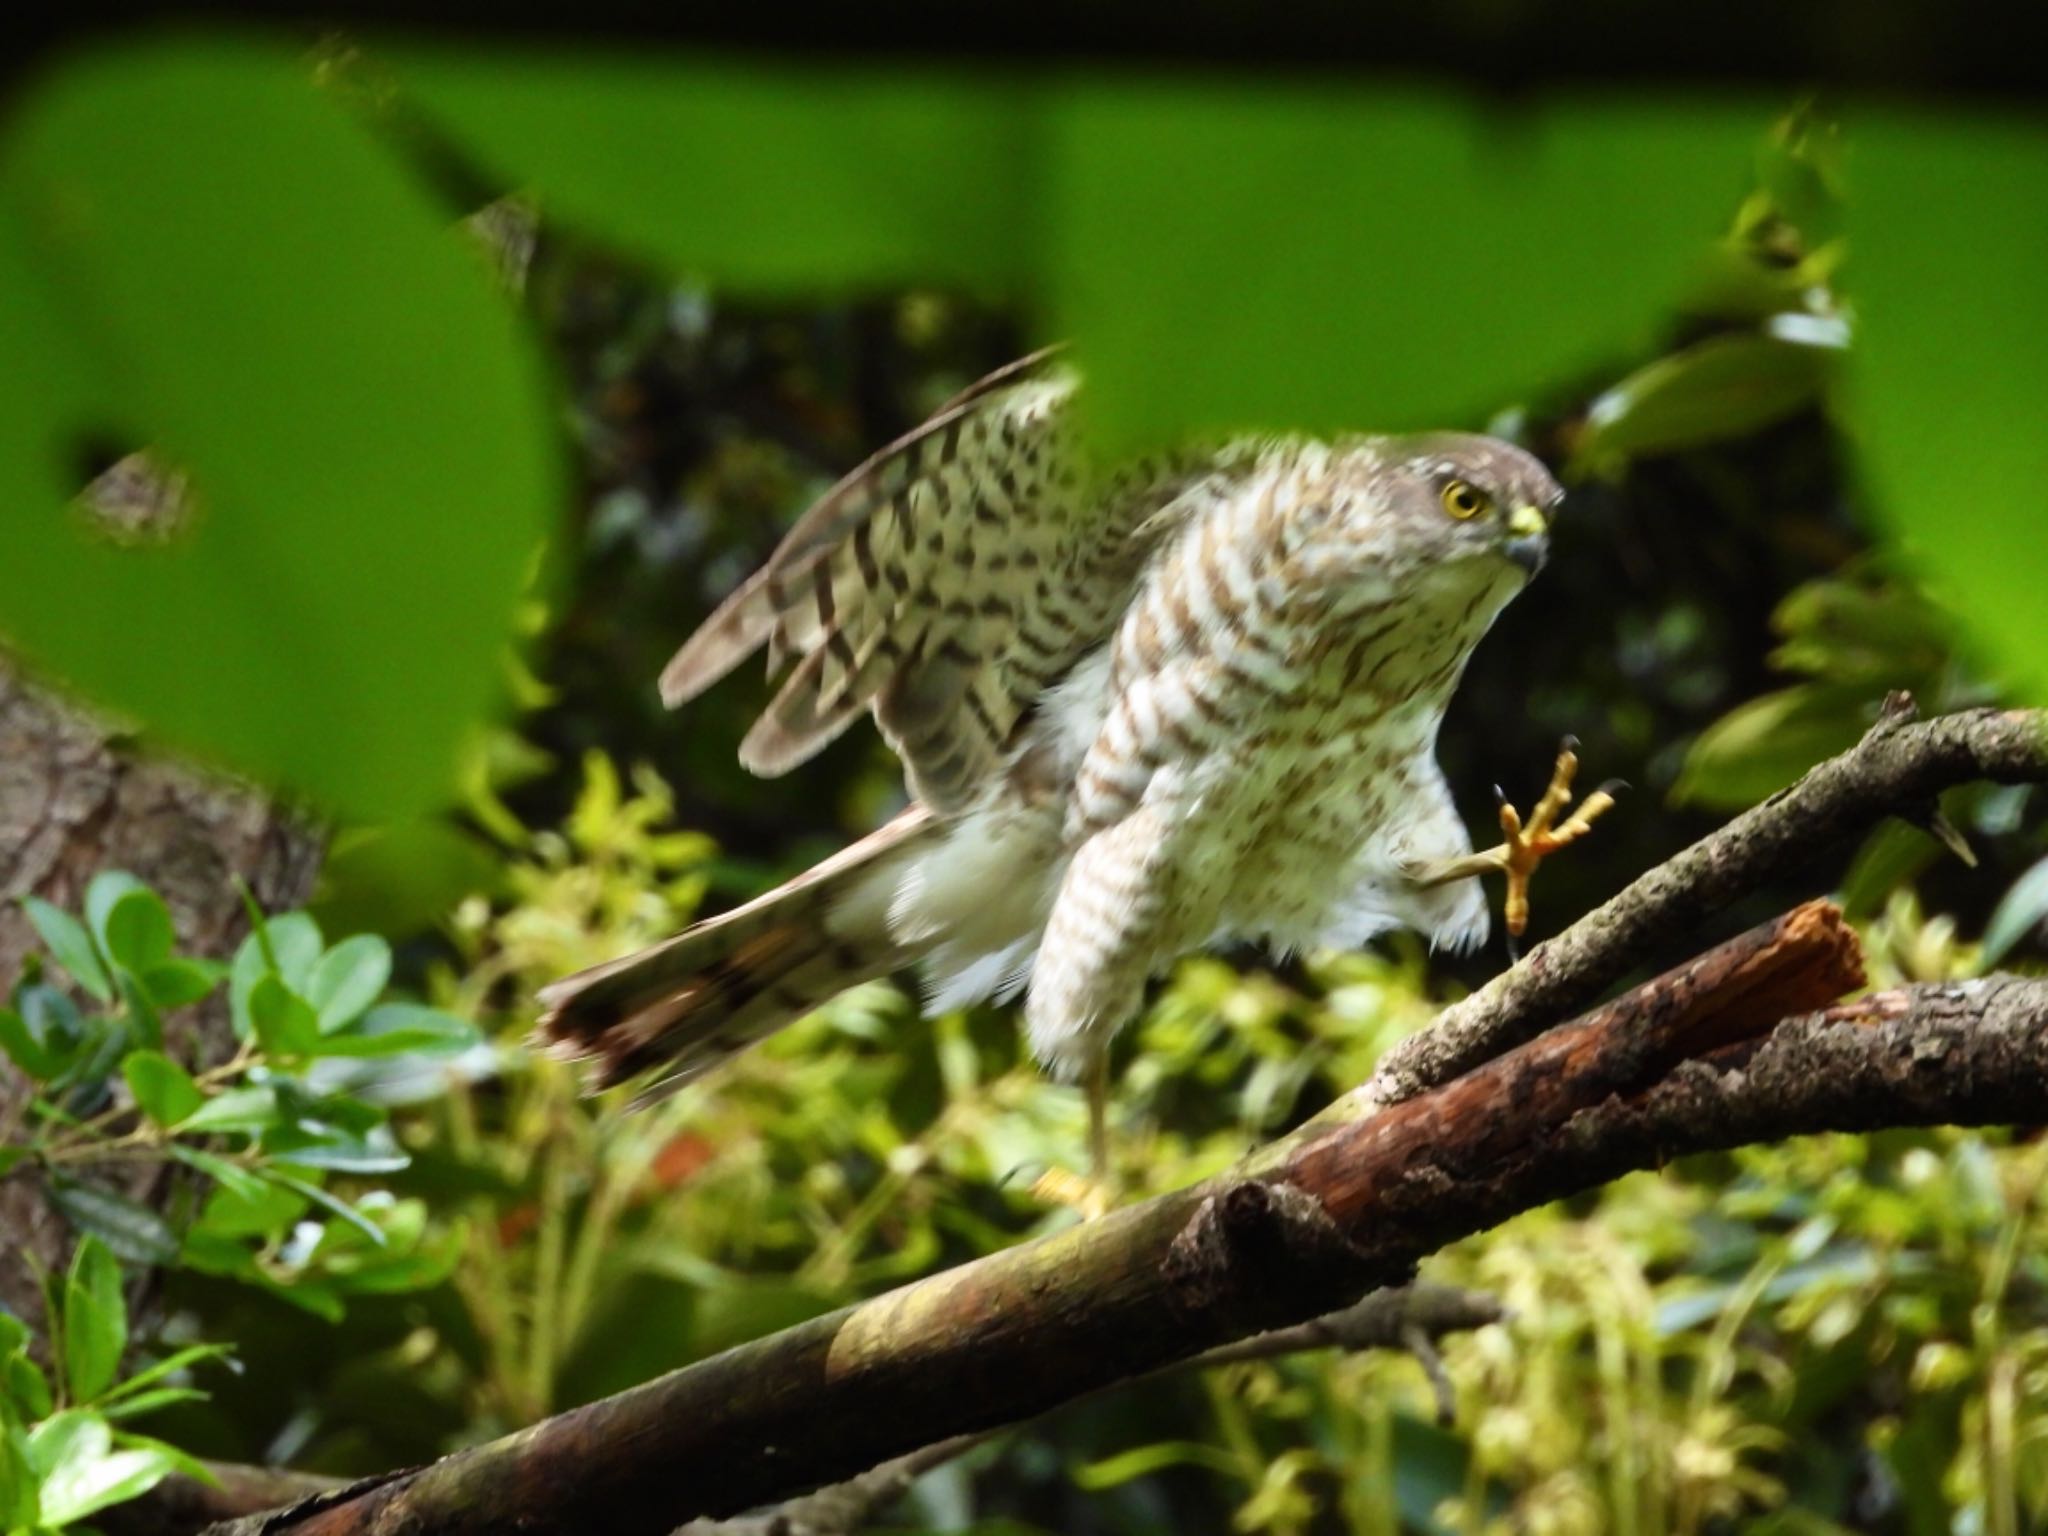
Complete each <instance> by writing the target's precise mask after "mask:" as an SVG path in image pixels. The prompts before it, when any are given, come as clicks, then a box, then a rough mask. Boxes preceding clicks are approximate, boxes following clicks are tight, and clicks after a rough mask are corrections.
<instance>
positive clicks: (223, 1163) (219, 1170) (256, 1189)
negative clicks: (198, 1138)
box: [167, 1141, 263, 1199]
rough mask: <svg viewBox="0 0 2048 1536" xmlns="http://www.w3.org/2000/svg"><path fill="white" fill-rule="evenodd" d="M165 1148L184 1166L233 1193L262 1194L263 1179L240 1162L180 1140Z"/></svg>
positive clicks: (251, 1197) (250, 1197)
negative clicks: (187, 1144)
mask: <svg viewBox="0 0 2048 1536" xmlns="http://www.w3.org/2000/svg"><path fill="white" fill-rule="evenodd" d="M167 1150H168V1151H169V1152H170V1154H171V1156H172V1157H174V1158H176V1159H177V1160H178V1161H179V1162H181V1163H183V1164H185V1166H186V1167H188V1168H191V1169H194V1170H196V1171H197V1172H199V1173H203V1174H205V1175H206V1176H207V1177H208V1178H209V1179H211V1180H213V1182H214V1183H216V1184H218V1185H220V1186H221V1187H222V1188H223V1189H226V1190H228V1191H230V1192H231V1193H233V1194H236V1195H240V1196H241V1197H243V1198H244V1199H260V1198H261V1197H262V1195H263V1181H262V1180H261V1179H259V1178H257V1177H256V1175H255V1174H253V1173H251V1172H250V1171H249V1170H248V1169H246V1168H244V1167H243V1166H242V1165H241V1164H240V1163H233V1162H229V1161H228V1159H226V1158H224V1157H221V1156H219V1155H218V1154H216V1153H212V1152H208V1151H206V1150H204V1149H203V1148H200V1147H188V1146H186V1145H185V1144H184V1143H183V1142H181V1141H174V1142H172V1143H171V1145H170V1146H169V1148H168V1149H167Z"/></svg>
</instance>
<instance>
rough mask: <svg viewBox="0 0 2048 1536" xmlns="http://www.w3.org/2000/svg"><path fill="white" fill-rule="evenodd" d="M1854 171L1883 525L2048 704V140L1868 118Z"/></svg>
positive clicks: (1861, 367)
mask: <svg viewBox="0 0 2048 1536" xmlns="http://www.w3.org/2000/svg"><path fill="white" fill-rule="evenodd" d="M1850 171H1851V177H1852V181H1851V188H1850V190H1851V193H1852V197H1851V201H1850V218H1851V237H1850V238H1851V241H1852V244H1853V247H1854V250H1855V257H1854V262H1853V265H1852V266H1851V267H1850V268H1849V270H1848V274H1847V275H1848V278H1849V281H1850V285H1851V289H1852V297H1853V298H1854V300H1855V304H1856V315H1857V337H1856V351H1855V357H1854V367H1855V372H1854V376H1853V383H1854V386H1855V397H1856V404H1857V408H1858V417H1859V419H1858V423H1857V425H1858V431H1857V433H1856V440H1857V443H1858V444H1859V446H1860V447H1861V450H1862V452H1863V454H1864V456H1865V458H1866V461H1867V463H1868V466H1869V469H1870V472H1871V478H1872V480H1873V481H1874V483H1875V487H1876V490H1877V491H1878V493H1879V495H1878V504H1879V509H1880V511H1881V513H1882V515H1883V517H1884V520H1885V521H1886V523H1887V524H1888V525H1889V526H1890V527H1891V529H1892V530H1893V532H1894V533H1895V534H1896V535H1897V536H1898V537H1899V539H1900V540H1901V541H1902V542H1903V543H1904V544H1905V546H1906V547H1907V549H1908V550H1909V551H1910V552H1911V553H1912V555H1913V556H1914V557H1915V558H1916V559H1917V560H1919V561H1920V562H1921V563H1922V566H1923V569H1924V571H1925V573H1926V575H1927V576H1928V577H1929V578H1931V584H1932V586H1933V588H1934V592H1935V595H1936V596H1937V597H1939V598H1942V599H1944V600H1945V601H1946V602H1947V604H1948V605H1949V606H1950V607H1952V608H1953V609H1954V610H1955V611H1956V612H1957V613H1959V614H1961V615H1963V616H1964V617H1965V619H1966V620H1967V621H1968V623H1969V625H1970V627H1971V629H1972V631H1973V632H1974V633H1975V634H1976V635H1977V636H1978V637H1979V638H1980V639H1981V640H1982V641H1983V642H1985V643H1986V644H1988V645H1989V646H1990V647H1991V648H1992V652H1993V656H1994V658H1995V660H1996V661H1997V662H1998V664H1999V666H2000V668H2001V669H2002V670H2003V672H2004V673H2005V674H2006V675H2007V676H2009V677H2010V678H2011V679H2012V681H2013V682H2014V683H2015V684H2018V685H2020V686H2022V687H2024V688H2025V689H2026V690H2028V692H2029V693H2030V694H2031V696H2032V697H2033V698H2034V699H2036V700H2040V699H2043V698H2048V626H2044V625H2042V623H2041V622H2040V618H2039V614H2040V604H2041V585H2042V577H2043V573H2044V562H2043V557H2042V550H2043V544H2042V536H2041V515H2040V507H2039V501H2040V498H2039V496H2038V494H2037V493H2036V487H2037V486H2038V484H2039V482H2040V478H2041V470H2042V459H2041V453H2040V445H2039V442H2038V440H2037V437H2038V435H2037V434H2036V433H2035V432H2034V431H2033V430H2032V429H2031V428H2030V427H2029V426H2028V425H2026V424H2028V423H2032V422H2036V421H2039V420H2040V419H2041V418H2042V415H2043V413H2044V412H2048V284H2044V283H2043V282H2042V281H2041V253H2042V251H2043V250H2048V136H2043V134H2042V133H2041V131H2040V128H2039V126H2038V125H2037V124H2035V123H2032V122H2027V121H2023V120H2021V119H2018V118H2013V119H2009V120H2000V119H1996V118H1992V117H1989V116H1973V117H1965V116H1963V115H1961V114H1954V115H1943V114H1933V113H1925V112H1906V111H1892V112H1885V113H1878V114H1872V115H1870V116H1869V117H1867V118H1865V117H1862V116H1861V115H1860V114H1859V120H1858V123H1857V127H1856V136H1855V156H1854V160H1853V161H1852V163H1851V167H1850Z"/></svg>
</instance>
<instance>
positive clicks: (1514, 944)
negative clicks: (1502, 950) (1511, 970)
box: [1502, 930, 1522, 965]
mask: <svg viewBox="0 0 2048 1536" xmlns="http://www.w3.org/2000/svg"><path fill="white" fill-rule="evenodd" d="M1502 937H1503V938H1505V939H1506V940H1507V941H1508V964H1509V965H1520V964H1521V963H1522V943H1521V940H1519V939H1517V938H1516V937H1515V936H1514V935H1513V934H1512V933H1508V932H1506V931H1505V930H1503V931H1502Z"/></svg>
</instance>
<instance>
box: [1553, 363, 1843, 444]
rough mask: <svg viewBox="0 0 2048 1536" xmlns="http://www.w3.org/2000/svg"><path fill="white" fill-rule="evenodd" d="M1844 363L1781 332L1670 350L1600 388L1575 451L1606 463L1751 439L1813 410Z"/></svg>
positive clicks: (1589, 408)
mask: <svg viewBox="0 0 2048 1536" xmlns="http://www.w3.org/2000/svg"><path fill="white" fill-rule="evenodd" d="M1838 361H1839V354H1838V352H1837V351H1836V350H1835V349H1832V348H1828V347H1819V346H1809V345H1806V344H1804V343H1800V342H1791V341H1781V340H1779V339H1778V338H1776V337H1774V336H1757V335H1734V336H1715V337H1711V338H1709V339H1708V340H1706V341H1702V342H1698V343H1696V344H1695V345H1693V346H1690V347H1687V348H1685V349H1684V350H1683V351H1679V352H1671V353H1667V354H1666V355H1665V356H1663V357H1660V358H1658V359H1657V360H1656V361H1655V362H1653V363H1649V364H1647V365H1645V366H1644V367H1642V368H1639V369H1637V370H1636V371H1635V372H1634V373H1632V374H1630V375H1629V376H1628V377H1627V378H1625V379H1623V380H1622V381H1621V382H1620V383H1618V384H1614V385H1612V386H1610V387H1609V388H1608V389H1606V390H1604V391H1602V392H1601V394H1600V396H1599V397H1598V398H1597V399H1595V400H1594V401H1593V403H1592V405H1590V406H1589V407H1587V410H1586V432H1585V435H1584V436H1583V437H1582V438H1581V439H1580V440H1579V442H1578V444H1577V446H1576V449H1575V452H1576V456H1577V457H1578V458H1579V459H1580V460H1581V461H1582V462H1587V463H1603V462H1606V461H1610V460H1621V459H1628V458H1635V457H1641V456H1643V455H1647V454H1658V453H1672V452H1676V451H1678V450H1679V449H1684V448H1697V447H1700V446H1701V445H1703V444H1706V443H1715V442H1722V441H1724V440H1726V439H1728V438H1735V437H1747V436H1749V435H1750V434H1752V433H1755V432H1758V431H1761V430H1762V429H1763V428H1765V427H1767V426H1770V425H1772V424H1773V423H1775V422H1779V421H1783V420H1784V419H1785V418H1786V417H1788V416H1791V415H1793V414H1795V413H1796V412H1799V411H1803V410H1806V409H1808V408H1810V407H1811V406H1812V405H1814V403H1815V402H1816V401H1817V400H1818V399H1819V398H1820V394H1821V390H1822V388H1823V386H1825V384H1826V383H1827V380H1828V378H1829V375H1830V374H1831V372H1832V371H1833V369H1834V368H1835V366H1836V365H1837V363H1838Z"/></svg>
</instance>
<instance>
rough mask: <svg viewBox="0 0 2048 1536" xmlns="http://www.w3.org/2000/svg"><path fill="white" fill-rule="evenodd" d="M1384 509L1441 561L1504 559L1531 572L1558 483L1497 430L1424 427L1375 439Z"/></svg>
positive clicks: (1409, 540) (1416, 545)
mask: <svg viewBox="0 0 2048 1536" xmlns="http://www.w3.org/2000/svg"><path fill="white" fill-rule="evenodd" d="M1379 451H1380V458H1381V463H1382V466H1383V467H1382V470H1381V473H1382V474H1383V475H1385V477H1386V481H1387V484H1386V498H1385V503H1384V505H1385V510H1386V513H1387V514H1388V515H1389V516H1390V517H1392V518H1394V519H1396V520H1397V521H1398V522H1399V524H1400V525H1401V529H1400V531H1401V535H1402V538H1403V542H1404V543H1406V544H1407V545H1408V546H1409V547H1410V548H1411V549H1412V550H1414V551H1415V552H1417V553H1422V554H1425V555H1426V556H1429V557H1433V558H1434V560H1436V561H1439V562H1448V561H1464V560H1471V559H1488V558H1491V559H1494V560H1505V561H1508V562H1511V563H1512V564H1514V565H1516V566H1518V567H1520V568H1521V571H1522V572H1523V574H1524V576H1532V575H1534V574H1535V573H1536V571H1537V569H1538V568H1539V567H1540V566H1541V565H1542V564H1543V557H1544V555H1545V553H1546V552H1547V550H1548V548H1549V536H1550V522H1551V519H1552V517H1554V516H1555V515H1556V511H1557V504H1558V502H1560V501H1561V500H1563V499H1564V488H1563V487H1562V486H1560V485H1559V484H1558V483H1557V480H1556V479H1555V478H1554V477H1553V476H1552V475H1551V473H1550V471H1549V470H1548V469H1546V468H1545V467H1544V466H1543V463H1542V461H1541V460H1539V459H1538V458H1537V457H1536V456H1535V455H1534V454H1532V453H1529V452H1527V451H1526V450H1524V449H1521V448H1517V447H1516V446H1515V445H1514V444H1513V443H1506V442H1502V441H1501V440H1500V439H1499V438H1497V437H1480V436H1478V435H1476V434H1474V433H1468V432H1429V433H1424V434H1421V435H1419V436H1416V437H1402V438H1391V439H1386V440H1383V441H1382V443H1381V444H1380V449H1379Z"/></svg>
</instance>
